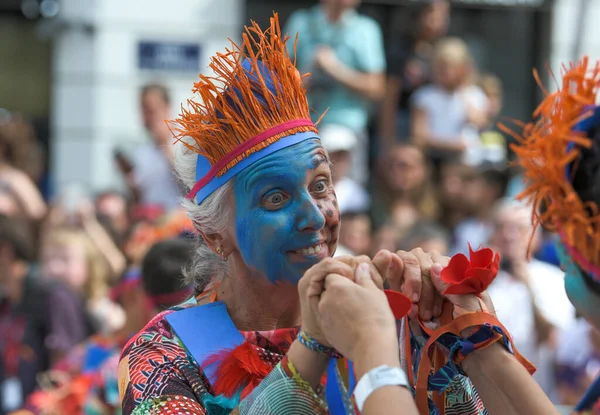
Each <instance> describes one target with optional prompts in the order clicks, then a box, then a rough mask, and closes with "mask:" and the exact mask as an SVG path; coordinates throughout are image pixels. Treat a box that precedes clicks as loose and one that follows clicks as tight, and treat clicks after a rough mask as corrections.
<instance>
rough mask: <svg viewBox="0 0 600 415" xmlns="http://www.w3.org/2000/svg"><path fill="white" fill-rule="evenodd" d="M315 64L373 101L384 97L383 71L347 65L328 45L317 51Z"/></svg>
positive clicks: (345, 85) (336, 79)
mask: <svg viewBox="0 0 600 415" xmlns="http://www.w3.org/2000/svg"><path fill="white" fill-rule="evenodd" d="M314 59H315V65H316V66H317V67H319V68H321V69H322V70H323V71H324V72H325V73H327V75H329V76H330V77H332V78H333V79H334V80H335V81H337V82H338V83H340V84H342V85H343V86H344V87H346V88H348V89H350V90H352V91H354V92H355V93H357V94H359V95H362V96H363V97H365V98H367V99H369V100H371V101H379V100H381V99H383V96H384V94H385V75H384V73H383V72H362V71H359V70H356V69H353V68H350V67H349V66H346V65H345V64H343V63H342V62H340V60H339V59H338V58H337V57H336V56H335V52H334V51H333V49H331V48H330V47H328V46H320V47H318V48H317V50H316V52H315V57H314Z"/></svg>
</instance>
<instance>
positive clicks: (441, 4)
mask: <svg viewBox="0 0 600 415" xmlns="http://www.w3.org/2000/svg"><path fill="white" fill-rule="evenodd" d="M422 3H423V4H422V5H420V6H419V8H418V10H417V13H416V16H415V17H414V19H412V20H411V21H412V22H414V27H413V30H412V31H411V32H410V33H409V34H408V36H406V38H404V39H400V40H399V41H397V42H394V44H393V45H392V46H393V47H394V49H393V50H392V51H391V52H390V55H389V62H388V64H389V65H388V76H387V82H386V88H385V99H384V101H383V105H382V107H381V113H380V114H381V116H380V120H379V122H380V125H379V130H380V131H379V133H380V136H381V139H382V142H381V144H382V145H381V147H382V148H381V149H380V150H381V154H385V152H386V151H387V149H389V148H390V147H391V146H392V145H393V144H394V141H395V140H396V139H398V138H400V139H402V140H407V139H408V138H409V136H410V104H409V103H410V99H411V96H412V94H413V92H414V91H416V90H417V89H418V88H419V87H421V86H424V85H427V84H429V83H431V81H432V66H433V63H432V60H433V48H434V46H435V42H436V41H437V40H438V39H439V38H441V37H443V36H445V35H446V33H447V30H448V23H449V17H450V2H449V1H448V0H426V1H424V2H422Z"/></svg>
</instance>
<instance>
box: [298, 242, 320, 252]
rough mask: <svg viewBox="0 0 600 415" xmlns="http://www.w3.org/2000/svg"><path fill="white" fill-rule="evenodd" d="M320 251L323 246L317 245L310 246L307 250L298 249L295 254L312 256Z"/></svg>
mask: <svg viewBox="0 0 600 415" xmlns="http://www.w3.org/2000/svg"><path fill="white" fill-rule="evenodd" d="M322 250H323V244H319V245H315V246H311V247H309V248H303V249H300V250H298V251H296V252H297V253H299V254H301V255H312V254H318V253H320V252H321V251H322Z"/></svg>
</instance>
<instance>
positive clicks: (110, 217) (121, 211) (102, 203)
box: [95, 191, 130, 246]
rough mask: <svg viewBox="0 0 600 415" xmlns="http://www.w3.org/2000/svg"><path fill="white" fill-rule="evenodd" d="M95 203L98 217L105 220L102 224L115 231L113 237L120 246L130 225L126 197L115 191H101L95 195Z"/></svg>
mask: <svg viewBox="0 0 600 415" xmlns="http://www.w3.org/2000/svg"><path fill="white" fill-rule="evenodd" d="M95 205H96V214H97V215H98V219H99V220H100V221H101V222H102V221H106V224H103V226H104V227H109V229H110V230H111V231H114V232H115V238H113V239H116V241H115V242H116V243H117V244H118V245H119V246H121V245H122V242H123V241H124V238H125V236H126V234H127V232H128V231H129V227H130V223H129V222H130V221H129V206H128V201H127V198H126V197H125V196H124V195H122V194H121V193H119V192H117V191H108V192H103V193H100V194H99V195H98V196H96V203H95Z"/></svg>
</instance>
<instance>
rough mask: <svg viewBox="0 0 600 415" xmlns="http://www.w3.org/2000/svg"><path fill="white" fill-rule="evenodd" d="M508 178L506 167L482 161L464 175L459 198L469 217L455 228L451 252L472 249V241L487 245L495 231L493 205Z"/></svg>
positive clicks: (475, 246) (499, 196)
mask: <svg viewBox="0 0 600 415" xmlns="http://www.w3.org/2000/svg"><path fill="white" fill-rule="evenodd" d="M507 182H508V178H507V174H506V171H505V170H503V169H497V168H495V167H494V166H490V165H482V166H480V167H479V168H477V169H473V170H472V171H471V175H469V176H467V177H466V178H465V182H464V183H463V189H462V192H461V196H460V200H462V203H463V207H464V212H465V213H466V214H467V217H466V218H465V219H464V220H463V221H461V222H460V223H459V224H458V225H457V226H456V228H455V229H454V238H453V239H454V241H455V244H454V246H453V248H452V253H463V254H468V253H469V245H471V247H472V248H473V249H478V248H479V247H480V246H483V245H485V244H486V243H487V242H488V240H489V238H490V236H491V234H492V231H493V218H492V215H493V210H494V209H493V208H494V206H495V205H496V203H497V202H498V200H500V199H501V198H502V196H503V195H504V192H505V191H506V185H507Z"/></svg>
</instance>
